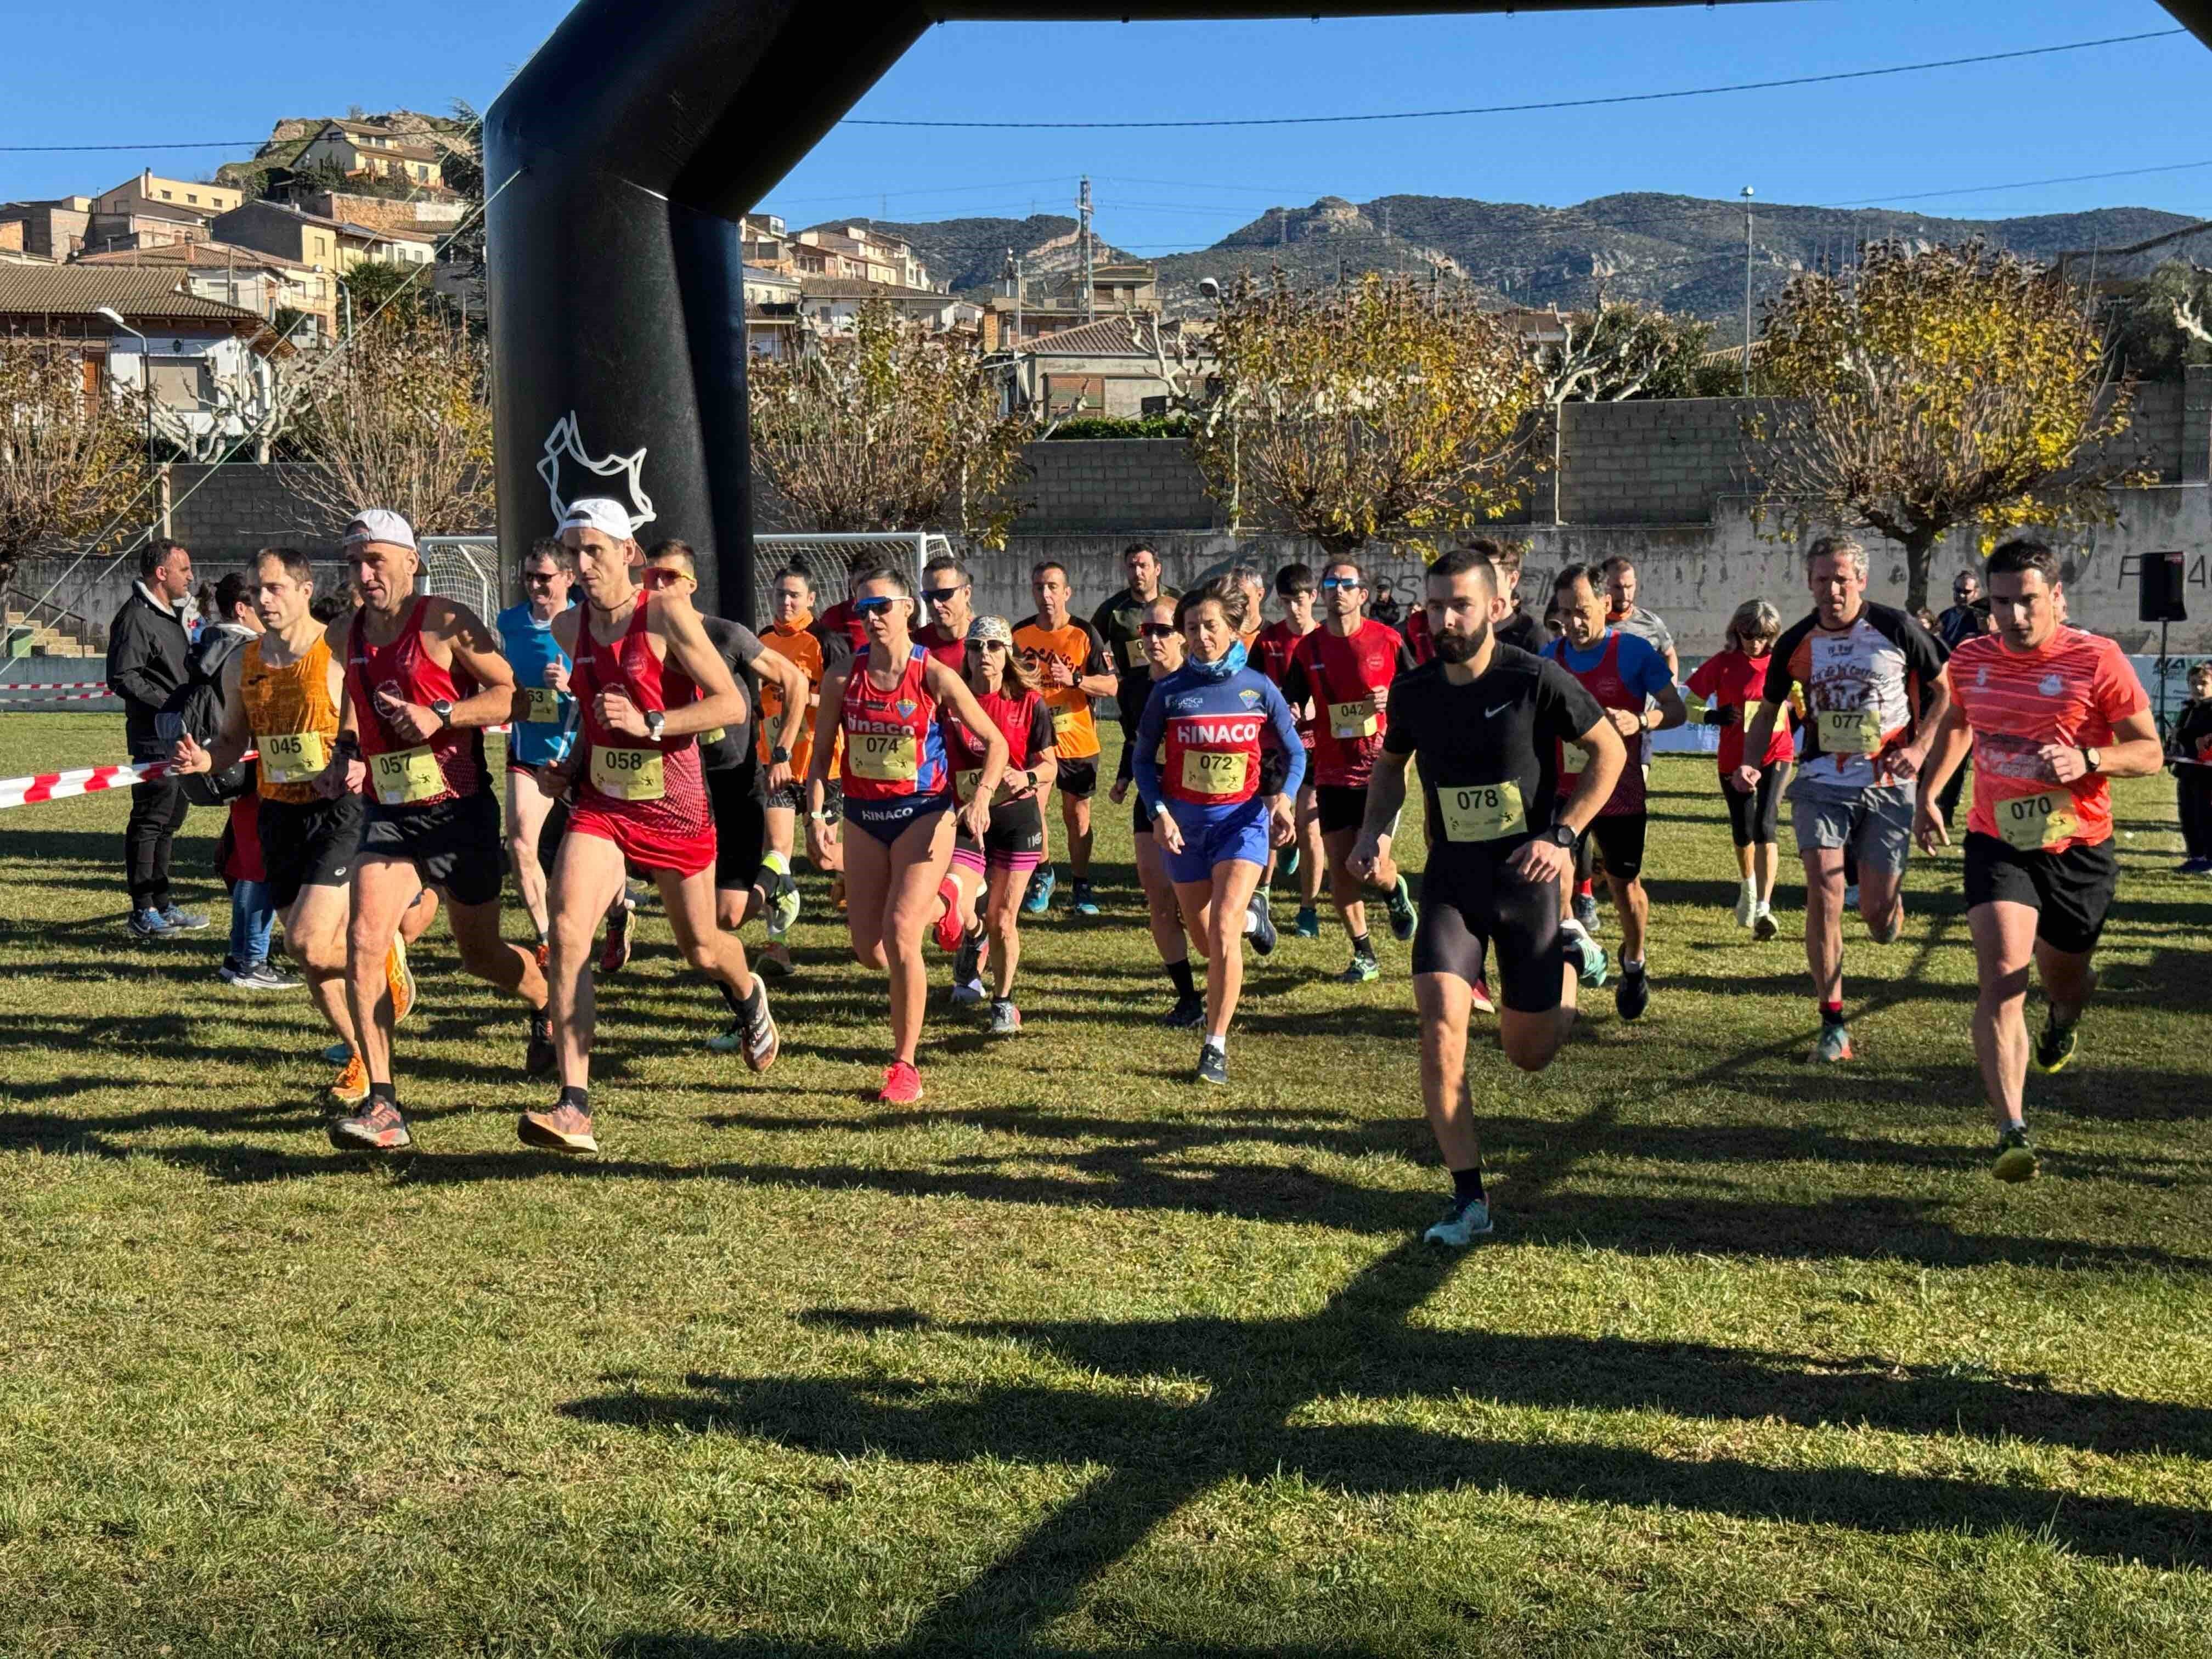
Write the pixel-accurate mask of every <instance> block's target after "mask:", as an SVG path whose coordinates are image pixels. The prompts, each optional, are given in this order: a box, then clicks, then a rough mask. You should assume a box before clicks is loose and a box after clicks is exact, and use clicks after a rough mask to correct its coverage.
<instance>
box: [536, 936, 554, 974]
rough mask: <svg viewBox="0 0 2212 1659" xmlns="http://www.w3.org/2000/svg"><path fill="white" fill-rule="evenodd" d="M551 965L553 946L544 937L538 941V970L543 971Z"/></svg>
mask: <svg viewBox="0 0 2212 1659" xmlns="http://www.w3.org/2000/svg"><path fill="white" fill-rule="evenodd" d="M552 965H553V947H552V946H551V945H548V944H547V943H546V942H545V941H544V939H539V940H538V972H539V973H541V974H542V973H544V971H545V970H546V969H548V968H550V967H551V966H552Z"/></svg>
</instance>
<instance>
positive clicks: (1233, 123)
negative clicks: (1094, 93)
mask: <svg viewBox="0 0 2212 1659" xmlns="http://www.w3.org/2000/svg"><path fill="white" fill-rule="evenodd" d="M2186 33H2189V31H2188V30H2186V29H2180V28H2172V29H2153V30H2151V31H2149V32H2148V33H2143V34H2112V35H2106V37H2104V38H2103V39H2102V40H2069V41H2067V42H2066V43H2064V44H2063V45H2062V46H2023V47H2021V48H2020V49H2018V50H2016V51H2014V52H1981V53H1978V54H1977V55H1976V56H1974V57H1972V58H1931V59H1930V60H1929V61H1928V62H1927V63H1924V64H1891V65H1889V66H1888V67H1887V68H1884V69H1863V70H1832V71H1831V72H1830V73H1828V74H1826V75H1793V76H1787V77H1785V78H1784V79H1781V80H1777V81H1739V82H1731V83H1730V84H1729V85H1726V86H1717V87H1684V88H1680V89H1678V90H1675V91H1672V92H1623V93H1615V94H1611V95H1610V96H1607V97H1603V98H1561V99H1552V100H1546V101H1544V102H1541V103H1534V104H1482V105H1477V106H1473V107H1471V108H1468V109H1411V110H1389V111H1384V112H1381V113H1379V114H1372V115H1253V116H1241V117H1235V118H1215V119H1210V120H1182V121H906V120H888V119H873V118H868V119H862V118H852V117H848V118H846V119H845V120H842V121H841V122H839V123H838V125H840V126H848V127H964V128H973V129H979V130H983V131H993V132H1038V131H1102V130H1103V131H1129V130H1132V129H1138V128H1158V127H1178V128H1180V127H1304V126H1332V125H1340V124H1343V123H1346V122H1352V121H1434V120H1440V119H1443V118H1448V117H1452V116H1462V115H1524V114H1528V113H1529V112H1533V111H1537V110H1555V109H1594V108H1596V107H1599V106H1602V105H1607V104H1650V103H1656V102H1659V101H1661V100H1665V99H1670V98H1708V97H1711V96H1713V95H1714V94H1718V93H1723V92H1771V91H1773V90H1776V89H1777V88H1783V87H1812V86H1820V85H1823V84H1826V83H1828V82H1836V81H1867V80H1872V79H1874V78H1875V77H1876V76H1885V75H1911V74H1916V73H1918V72H1919V71H1922V70H1939V69H1960V68H1963V67H1965V66H1966V65H1967V64H2000V63H2006V62H2008V61H2010V60H2012V59H2015V58H2043V57H2048V56H2049V55H2050V54H2051V53H2053V52H2086V51H2087V50H2088V49H2089V48H2091V47H2093V46H2126V45H2129V44H2130V43H2131V42H2134V41H2137V40H2168V39H2171V38H2172V36H2174V35H2177V34H2186Z"/></svg>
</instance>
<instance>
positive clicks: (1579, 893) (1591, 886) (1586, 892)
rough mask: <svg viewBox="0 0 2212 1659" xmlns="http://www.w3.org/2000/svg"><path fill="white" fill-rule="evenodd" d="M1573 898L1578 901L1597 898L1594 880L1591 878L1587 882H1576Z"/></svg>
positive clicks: (1595, 881)
mask: <svg viewBox="0 0 2212 1659" xmlns="http://www.w3.org/2000/svg"><path fill="white" fill-rule="evenodd" d="M1575 896H1576V897H1577V898H1578V899H1594V898H1595V897H1596V896H1597V880H1596V878H1595V877H1592V878H1589V879H1587V880H1583V881H1578V882H1577V883H1576V884H1575Z"/></svg>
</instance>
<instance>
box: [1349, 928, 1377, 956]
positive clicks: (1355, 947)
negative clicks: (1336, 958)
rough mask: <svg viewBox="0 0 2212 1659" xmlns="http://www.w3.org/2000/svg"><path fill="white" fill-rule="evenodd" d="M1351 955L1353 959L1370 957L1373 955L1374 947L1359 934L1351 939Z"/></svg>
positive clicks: (1366, 938)
mask: <svg viewBox="0 0 2212 1659" xmlns="http://www.w3.org/2000/svg"><path fill="white" fill-rule="evenodd" d="M1374 954H1375V946H1374V945H1373V944H1372V943H1370V940H1369V939H1368V937H1367V935H1366V934H1364V933H1360V934H1358V935H1357V936H1355V937H1354V938H1353V939H1352V955H1354V956H1355V957H1371V956H1373V955H1374Z"/></svg>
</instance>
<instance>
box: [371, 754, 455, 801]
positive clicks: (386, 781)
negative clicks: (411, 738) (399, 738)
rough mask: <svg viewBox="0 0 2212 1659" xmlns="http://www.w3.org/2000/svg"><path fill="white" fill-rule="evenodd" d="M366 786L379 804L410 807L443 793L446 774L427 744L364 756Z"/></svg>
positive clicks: (444, 791)
mask: <svg viewBox="0 0 2212 1659" xmlns="http://www.w3.org/2000/svg"><path fill="white" fill-rule="evenodd" d="M368 787H369V788H370V789H371V790H373V791H374V793H375V795H376V801H377V805H380V806H411V805H414V804H415V803H416V801H423V800H428V799H431V798H432V797H433V796H436V795H442V794H444V793H446V775H445V774H444V773H443V772H441V771H440V770H439V769H438V757H436V756H435V755H434V754H432V753H431V752H430V748H429V745H428V744H423V745H422V747H421V748H420V749H394V750H387V751H386V753H384V754H381V755H371V756H370V757H368Z"/></svg>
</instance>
